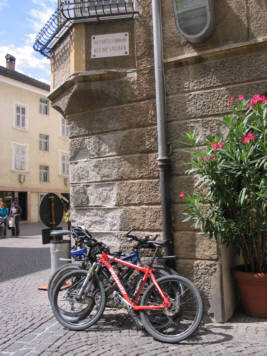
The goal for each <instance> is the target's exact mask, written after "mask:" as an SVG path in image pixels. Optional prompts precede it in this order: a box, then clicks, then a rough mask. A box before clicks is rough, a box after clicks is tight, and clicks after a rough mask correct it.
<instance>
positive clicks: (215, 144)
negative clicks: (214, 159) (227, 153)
mask: <svg viewBox="0 0 267 356" xmlns="http://www.w3.org/2000/svg"><path fill="white" fill-rule="evenodd" d="M211 147H212V151H213V152H216V150H217V143H215V142H214V141H212V143H211Z"/></svg>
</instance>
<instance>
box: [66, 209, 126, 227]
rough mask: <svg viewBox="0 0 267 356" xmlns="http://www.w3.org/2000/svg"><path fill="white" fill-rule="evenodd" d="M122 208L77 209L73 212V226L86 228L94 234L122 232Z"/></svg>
mask: <svg viewBox="0 0 267 356" xmlns="http://www.w3.org/2000/svg"><path fill="white" fill-rule="evenodd" d="M122 213H123V211H122V209H120V208H100V207H98V208H89V207H87V208H83V209H82V208H76V209H73V210H72V211H71V222H72V224H73V225H83V226H86V227H87V228H88V229H89V231H91V232H92V233H102V232H105V233H108V232H116V231H120V221H121V217H122Z"/></svg>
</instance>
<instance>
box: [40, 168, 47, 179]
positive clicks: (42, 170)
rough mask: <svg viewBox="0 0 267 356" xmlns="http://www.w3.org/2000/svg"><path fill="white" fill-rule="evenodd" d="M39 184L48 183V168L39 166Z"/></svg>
mask: <svg viewBox="0 0 267 356" xmlns="http://www.w3.org/2000/svg"><path fill="white" fill-rule="evenodd" d="M40 182H41V183H49V167H48V166H40Z"/></svg>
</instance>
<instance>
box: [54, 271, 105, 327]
mask: <svg viewBox="0 0 267 356" xmlns="http://www.w3.org/2000/svg"><path fill="white" fill-rule="evenodd" d="M87 273H88V271H85V270H73V271H71V272H69V273H66V274H65V275H64V276H63V277H62V278H61V279H60V280H59V281H58V283H57V285H56V287H55V289H54V292H53V297H52V303H51V305H52V310H53V313H54V315H55V317H56V318H57V320H58V321H59V322H60V323H61V324H62V325H63V326H64V327H66V328H68V329H70V330H84V329H86V328H89V327H90V326H92V325H94V324H95V323H96V322H97V321H98V320H99V318H100V317H101V315H102V314H103V312H104V309H105V305H106V294H105V290H104V286H103V283H102V282H101V281H100V280H99V279H98V277H97V276H96V275H95V276H93V277H92V279H91V280H90V281H89V282H88V285H87V286H86V287H85V288H84V289H85V290H86V292H85V293H83V294H82V296H81V297H79V292H80V290H81V287H82V285H83V282H84V280H85V278H86V276H87Z"/></svg>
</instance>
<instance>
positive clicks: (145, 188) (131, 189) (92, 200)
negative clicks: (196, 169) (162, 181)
mask: <svg viewBox="0 0 267 356" xmlns="http://www.w3.org/2000/svg"><path fill="white" fill-rule="evenodd" d="M71 195H72V204H73V206H74V207H77V208H79V207H84V208H85V207H122V206H136V205H155V204H160V193H159V181H158V180H157V179H155V180H149V181H146V180H141V181H126V182H114V183H108V182H106V183H91V184H84V185H82V184H75V185H72V188H71Z"/></svg>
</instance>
